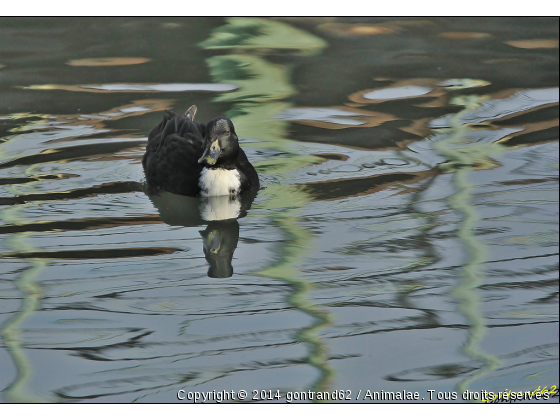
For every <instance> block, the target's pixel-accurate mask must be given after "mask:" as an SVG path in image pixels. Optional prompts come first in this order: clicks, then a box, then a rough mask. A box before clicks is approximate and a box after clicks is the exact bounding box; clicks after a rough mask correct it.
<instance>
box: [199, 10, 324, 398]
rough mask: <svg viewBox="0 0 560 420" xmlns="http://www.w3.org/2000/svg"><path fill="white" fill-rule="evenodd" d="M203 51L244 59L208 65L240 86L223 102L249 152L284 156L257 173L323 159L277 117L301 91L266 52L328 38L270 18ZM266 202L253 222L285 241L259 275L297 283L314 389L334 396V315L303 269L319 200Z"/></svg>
mask: <svg viewBox="0 0 560 420" xmlns="http://www.w3.org/2000/svg"><path fill="white" fill-rule="evenodd" d="M201 46H202V47H204V48H206V49H224V50H228V49H234V50H235V51H236V52H237V51H239V50H241V51H242V52H243V53H241V54H240V53H235V54H224V55H219V56H214V57H211V58H208V59H207V63H208V66H209V69H210V74H211V75H212V78H213V79H214V81H219V82H226V81H227V82H228V83H234V84H235V85H237V86H239V87H240V88H239V89H238V90H236V91H234V92H227V93H223V94H221V95H220V96H219V97H218V98H217V99H216V100H217V101H221V102H231V103H232V108H231V110H230V111H229V112H228V113H227V116H229V117H230V118H232V120H233V121H234V124H235V127H236V131H237V132H238V133H240V134H241V136H242V137H244V138H250V139H252V140H254V141H256V142H255V143H249V144H247V143H246V144H243V147H255V148H259V149H261V150H263V149H271V150H274V151H278V152H282V156H277V157H269V158H267V159H266V160H264V161H260V162H256V163H255V167H256V169H257V170H258V171H259V172H260V173H262V174H266V175H270V176H275V177H278V176H281V174H282V173H286V172H289V171H292V170H295V169H298V168H302V167H305V166H308V165H311V164H314V163H316V162H319V161H320V160H321V159H320V158H317V157H314V156H309V155H304V154H301V153H298V150H299V149H300V147H299V145H298V143H297V142H295V141H293V140H290V139H289V138H288V128H289V122H288V121H285V120H282V119H278V118H275V116H276V115H278V114H280V113H281V112H283V111H284V110H285V109H287V108H289V107H291V103H289V102H287V101H285V99H286V98H288V97H289V96H290V95H292V94H294V93H296V90H295V88H294V86H293V84H292V83H291V75H290V69H289V68H288V67H287V66H283V65H278V64H273V63H271V62H269V61H267V60H266V59H265V58H264V57H263V55H264V54H263V49H266V50H267V51H269V50H271V49H272V50H277V49H280V50H282V51H283V53H284V54H286V53H289V54H297V55H310V54H316V53H319V52H320V51H321V50H322V49H323V48H324V47H325V46H326V43H325V42H324V41H323V40H322V39H320V38H317V37H316V36H314V35H311V34H309V33H307V32H304V31H302V30H299V29H296V28H293V27H292V26H290V25H287V24H284V23H281V22H276V21H272V20H270V19H259V18H231V19H228V24H227V25H225V26H222V27H220V28H216V29H215V30H214V32H213V33H212V35H211V37H210V39H208V40H207V41H205V42H203V43H202V44H201ZM260 196H261V197H265V201H264V202H263V203H260V204H259V205H256V206H254V208H255V209H259V208H260V209H267V210H269V211H268V212H266V214H264V215H261V214H255V213H253V214H249V217H269V218H270V219H271V223H272V224H273V225H275V226H277V227H278V229H279V230H280V231H281V232H282V234H283V236H284V237H285V240H284V241H280V242H279V249H278V250H277V251H276V253H277V255H278V257H277V260H276V262H275V263H272V264H271V265H270V266H268V267H266V268H264V269H262V270H260V271H258V272H256V273H254V274H255V275H258V276H266V277H269V278H274V279H280V280H282V281H284V282H286V283H287V284H289V285H290V286H291V289H292V292H291V293H290V295H289V297H288V299H287V301H288V303H289V304H290V305H291V306H292V307H294V308H296V309H297V310H299V311H302V312H304V313H306V314H307V315H310V316H311V317H312V319H313V321H312V324H311V325H310V326H308V327H305V328H302V329H301V330H300V331H299V332H298V333H297V335H296V338H297V339H298V340H299V341H301V342H303V343H306V345H307V346H308V349H309V353H308V356H307V357H306V358H305V361H306V363H308V364H309V365H311V366H313V367H315V368H317V369H318V370H319V377H318V378H317V379H316V380H315V381H314V383H313V384H312V385H311V386H310V388H309V389H312V390H321V391H323V390H328V386H329V383H330V379H331V378H332V374H333V372H332V369H331V368H330V367H329V366H328V364H327V361H328V355H327V347H326V346H325V345H324V343H323V342H322V340H321V339H320V331H321V329H322V328H324V327H325V326H326V325H328V324H329V323H330V319H329V314H328V313H327V312H326V311H323V310H321V309H318V308H317V306H316V305H314V304H313V302H312V301H311V300H310V299H309V298H308V294H309V291H310V290H311V288H312V286H311V285H310V284H309V283H308V282H306V281H305V279H304V278H303V277H302V276H301V273H300V271H299V270H298V268H297V265H298V264H299V263H300V262H301V261H303V259H304V258H305V253H306V251H307V250H309V249H310V245H311V242H312V239H313V238H312V235H311V234H310V233H309V231H308V230H307V229H306V228H304V227H303V226H302V223H301V221H302V220H301V217H300V210H301V208H302V207H303V206H305V205H306V204H307V203H309V202H310V201H311V197H310V196H309V195H308V194H307V193H306V192H305V191H303V190H302V188H300V187H297V186H293V185H289V186H283V185H279V184H273V185H270V186H268V187H267V188H266V189H265V190H263V191H261V193H260Z"/></svg>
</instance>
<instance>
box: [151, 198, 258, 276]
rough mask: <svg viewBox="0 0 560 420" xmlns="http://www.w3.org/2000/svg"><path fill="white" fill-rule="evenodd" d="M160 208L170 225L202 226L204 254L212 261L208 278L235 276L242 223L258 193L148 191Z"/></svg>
mask: <svg viewBox="0 0 560 420" xmlns="http://www.w3.org/2000/svg"><path fill="white" fill-rule="evenodd" d="M146 194H147V195H148V197H150V200H151V201H152V203H153V204H154V206H155V207H156V208H157V209H158V212H159V214H160V217H161V220H163V222H165V223H167V224H168V225H170V226H186V227H193V226H200V225H204V224H205V223H206V222H207V223H208V225H207V226H206V229H204V230H201V231H199V233H200V236H201V237H202V246H203V251H204V257H205V258H206V261H207V262H208V264H209V266H210V267H209V269H208V277H213V278H226V277H231V276H232V275H233V266H232V264H231V261H232V259H233V253H234V252H235V249H236V248H237V242H238V240H239V222H238V221H237V219H239V218H241V217H245V216H246V215H247V211H248V210H249V209H250V208H251V204H252V203H253V200H254V199H255V197H256V195H257V192H252V193H246V194H241V195H237V196H212V197H202V198H198V197H188V196H184V195H177V194H173V193H170V192H166V191H163V192H159V191H158V192H157V193H153V192H151V191H149V190H147V191H146Z"/></svg>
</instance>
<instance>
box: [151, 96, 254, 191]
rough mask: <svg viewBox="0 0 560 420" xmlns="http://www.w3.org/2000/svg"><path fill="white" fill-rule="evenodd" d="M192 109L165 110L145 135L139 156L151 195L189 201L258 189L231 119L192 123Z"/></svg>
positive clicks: (195, 108) (194, 111) (223, 118)
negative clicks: (175, 196)
mask: <svg viewBox="0 0 560 420" xmlns="http://www.w3.org/2000/svg"><path fill="white" fill-rule="evenodd" d="M196 111H197V107H196V105H192V106H191V107H190V108H189V109H187V111H186V112H185V113H184V114H183V115H177V114H175V113H174V112H173V111H169V110H165V112H164V115H163V120H162V121H161V122H160V123H159V124H158V125H156V126H155V127H154V128H152V129H151V130H150V132H149V133H148V144H147V145H146V152H145V154H144V156H143V158H142V166H143V168H144V173H145V175H146V184H147V186H148V189H149V190H150V191H151V192H156V193H157V192H158V191H168V192H171V193H174V194H180V195H186V196H191V197H213V196H224V195H225V196H230V197H233V196H239V195H240V194H244V193H248V192H254V191H257V190H258V189H259V188H260V183H259V176H258V174H257V171H256V170H255V168H254V167H253V165H252V164H251V162H249V159H248V158H247V155H246V154H245V152H244V151H243V149H242V148H241V147H239V138H238V137H237V134H236V132H235V128H234V126H233V123H232V121H231V120H230V119H229V118H227V117H224V116H219V117H216V118H213V119H211V120H210V121H208V123H207V124H203V123H200V122H195V121H194V116H195V114H196Z"/></svg>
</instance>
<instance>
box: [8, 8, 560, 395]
mask: <svg viewBox="0 0 560 420" xmlns="http://www.w3.org/2000/svg"><path fill="white" fill-rule="evenodd" d="M0 91H1V99H0V372H1V374H0V400H1V401H3V402H178V401H179V400H178V399H177V392H178V391H179V390H181V389H183V390H185V391H186V392H189V391H200V392H202V391H213V390H216V391H223V390H228V391H231V390H234V391H235V392H237V391H239V390H246V391H247V392H248V396H249V397H248V398H247V400H250V399H251V398H252V396H253V392H252V391H253V390H259V391H260V390H273V393H275V392H276V390H279V392H280V395H281V397H280V401H286V393H288V392H292V393H293V392H299V391H308V390H311V391H334V390H348V391H351V395H352V401H355V400H356V397H357V396H358V393H359V392H361V394H360V395H361V397H360V398H361V399H360V401H362V400H363V396H364V395H365V393H366V391H367V390H370V391H381V390H384V391H402V390H404V389H406V390H407V391H411V392H418V393H419V395H420V398H424V401H425V402H427V401H429V400H430V394H429V392H428V390H430V389H431V390H436V392H443V393H447V395H449V393H452V392H456V393H457V395H458V397H457V399H456V400H455V401H463V400H462V399H461V397H460V395H461V393H462V392H464V391H465V390H473V391H481V390H487V391H491V392H502V391H504V390H506V389H508V390H514V391H532V390H534V389H537V388H538V387H540V388H541V389H543V388H544V387H548V389H551V387H553V386H556V387H557V386H558V385H559V380H558V379H559V370H558V169H559V167H558V152H559V151H558V102H559V99H558V92H559V90H558V19H556V18H552V19H538V18H531V19H528V18H502V19H496V18H493V19H489V18H488V19H487V18H468V19H466V18H455V19H449V18H445V19H444V18H435V19H389V18H377V19H372V18H368V19H366V18H359V19H357V18H356V19H352V18H339V19H330V18H314V19H311V18H303V19H272V18H262V19H261V18H228V19H221V18H204V19H202V18H197V19H179V18H157V19H154V18H95V19H89V18H88V19H66V18H49V19H35V18H34V19H24V18H2V19H0ZM192 104H196V105H197V106H198V109H199V112H198V114H197V119H199V120H201V121H204V120H208V119H210V118H212V117H214V116H217V115H226V116H228V117H230V118H231V119H232V120H233V122H234V124H235V127H236V131H237V133H238V135H239V136H240V139H241V144H242V147H243V148H244V150H245V151H246V153H247V155H248V156H249V159H250V160H251V161H252V162H254V164H255V167H256V169H257V171H258V172H259V174H260V176H261V184H262V185H263V187H264V188H263V189H261V191H259V193H258V194H257V195H256V197H250V198H249V199H244V201H242V202H221V201H219V202H214V201H212V200H206V201H203V200H200V199H196V198H189V197H180V196H174V195H173V194H161V195H156V196H153V195H148V194H146V192H145V186H144V175H143V172H142V166H141V159H142V155H143V153H144V149H145V145H146V141H147V133H148V131H149V130H150V129H151V128H152V127H153V126H154V125H156V124H157V123H158V122H159V121H160V120H161V118H162V114H163V111H164V110H165V109H172V110H174V111H175V112H184V111H185V110H186V109H187V108H188V107H189V106H190V105H192ZM222 201H223V200H222ZM226 201H227V200H226ZM232 206H233V207H232ZM231 214H233V215H234V216H236V217H238V218H233V219H229V220H223V219H225V218H229V217H231ZM442 395H446V394H442ZM555 400H556V401H557V397H556V399H555ZM187 401H188V400H184V402H187ZM273 401H276V400H273ZM433 401H438V400H437V398H435V397H434V399H433ZM441 401H445V399H442V400H441ZM550 401H552V399H551V400H550Z"/></svg>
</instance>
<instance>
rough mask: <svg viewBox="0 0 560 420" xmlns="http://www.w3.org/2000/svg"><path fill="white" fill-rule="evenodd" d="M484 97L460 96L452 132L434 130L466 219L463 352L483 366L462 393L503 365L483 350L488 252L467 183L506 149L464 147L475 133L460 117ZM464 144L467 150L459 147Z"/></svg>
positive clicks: (459, 291)
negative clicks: (482, 292)
mask: <svg viewBox="0 0 560 420" xmlns="http://www.w3.org/2000/svg"><path fill="white" fill-rule="evenodd" d="M485 99H486V98H485V97H481V96H474V95H473V96H460V97H457V98H455V99H454V100H453V101H452V103H453V104H455V105H461V106H463V107H464V109H463V110H462V111H460V112H458V113H457V114H455V115H454V116H453V117H452V118H451V119H450V127H451V128H450V129H445V130H435V131H436V132H437V131H439V132H442V131H443V132H446V135H445V136H444V137H443V138H441V139H440V140H438V141H437V142H435V143H434V147H435V148H436V149H437V150H438V151H439V152H441V153H442V154H443V155H445V156H446V157H448V158H449V161H448V162H447V163H445V164H442V165H441V168H442V169H443V170H444V171H447V172H454V175H453V181H454V183H455V187H456V189H457V192H456V193H455V194H454V195H452V196H451V197H450V198H449V200H448V201H449V204H450V206H451V207H452V208H453V209H456V210H459V211H460V212H462V213H463V215H464V217H463V220H462V222H461V223H459V224H458V226H459V227H458V230H457V236H458V237H459V238H460V239H461V241H462V242H463V244H464V245H465V248H466V253H465V254H466V255H467V261H465V262H464V263H463V265H462V268H461V276H460V279H461V281H460V282H459V284H457V286H456V287H455V288H454V290H453V292H452V294H453V296H454V297H455V298H456V299H457V301H458V303H459V305H458V309H459V311H460V312H461V313H462V314H463V315H464V316H465V318H466V319H467V322H468V324H469V336H468V338H467V341H466V342H465V344H464V345H463V352H464V353H465V355H467V356H468V357H469V358H471V359H472V360H478V361H481V362H482V363H483V367H482V368H481V369H477V370H475V372H474V373H473V374H472V375H470V376H467V377H465V378H464V379H463V380H462V381H461V382H459V384H458V385H457V389H458V391H459V393H462V392H463V391H465V390H467V389H468V386H469V384H471V383H472V382H474V381H475V380H476V379H478V378H481V377H483V376H485V375H487V374H488V373H490V372H493V371H494V370H496V369H497V368H498V367H499V366H500V365H501V360H500V359H499V358H498V357H497V356H494V355H492V354H490V353H488V352H485V351H483V350H482V349H481V348H480V343H481V342H482V339H483V338H484V336H485V334H486V322H485V321H486V320H485V317H484V314H483V313H482V311H481V309H480V294H479V293H478V291H477V288H478V286H480V285H481V284H482V283H483V281H484V270H483V268H482V264H483V263H484V262H485V260H486V259H485V255H486V253H487V251H486V247H485V246H484V243H483V242H482V241H481V240H480V239H478V237H477V236H476V234H475V233H474V229H475V228H476V224H477V222H478V221H479V220H480V218H479V216H478V213H477V212H476V210H475V207H474V205H473V204H472V195H473V192H474V190H475V186H474V185H473V184H471V183H470V182H469V180H468V176H469V173H470V172H471V171H472V170H473V169H474V168H477V167H478V168H484V169H489V168H492V167H494V166H495V163H494V161H493V160H492V156H497V155H499V154H501V153H503V151H504V149H505V148H504V146H502V145H501V144H499V143H490V144H485V143H482V142H476V143H468V144H465V135H467V134H468V133H472V132H474V131H476V129H475V128H473V127H472V126H470V125H468V124H461V122H460V121H461V117H462V116H463V115H465V114H468V113H469V112H471V111H472V110H474V109H476V108H478V107H479V106H480V105H481V103H482V102H483V101H484V100H485ZM461 144H464V147H459V146H460V145H461Z"/></svg>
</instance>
